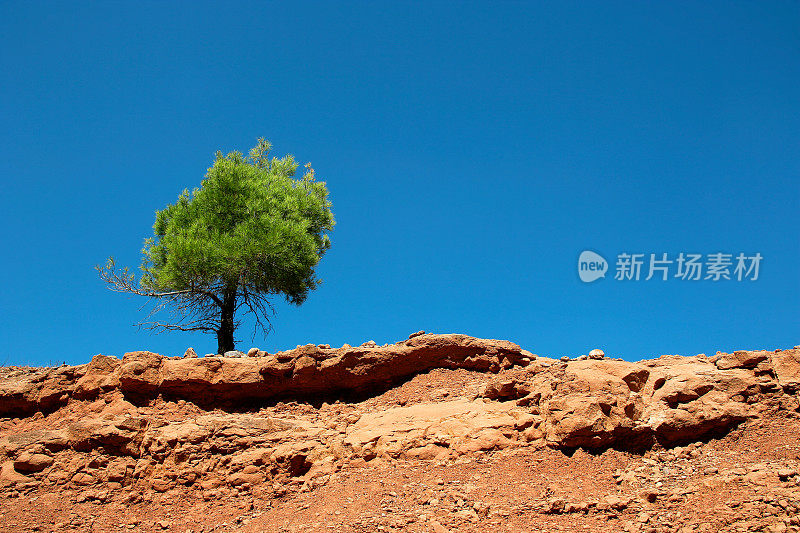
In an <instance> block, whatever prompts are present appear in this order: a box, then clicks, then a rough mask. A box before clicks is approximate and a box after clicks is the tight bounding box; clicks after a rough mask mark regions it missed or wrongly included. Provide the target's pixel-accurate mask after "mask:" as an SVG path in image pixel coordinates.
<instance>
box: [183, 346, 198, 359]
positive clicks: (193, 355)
mask: <svg viewBox="0 0 800 533" xmlns="http://www.w3.org/2000/svg"><path fill="white" fill-rule="evenodd" d="M183 357H184V359H195V358H197V352H195V351H194V348H192V347H191V346H190V347H188V348H186V351H185V352H183Z"/></svg>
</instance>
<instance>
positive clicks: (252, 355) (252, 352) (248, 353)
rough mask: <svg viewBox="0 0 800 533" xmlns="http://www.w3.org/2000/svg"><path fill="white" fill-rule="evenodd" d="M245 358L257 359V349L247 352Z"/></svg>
mask: <svg viewBox="0 0 800 533" xmlns="http://www.w3.org/2000/svg"><path fill="white" fill-rule="evenodd" d="M247 357H258V348H256V347H253V348H250V349H249V350H247Z"/></svg>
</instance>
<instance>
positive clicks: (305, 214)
mask: <svg viewBox="0 0 800 533" xmlns="http://www.w3.org/2000/svg"><path fill="white" fill-rule="evenodd" d="M270 149H271V145H270V143H269V142H268V141H266V140H264V139H259V140H258V144H257V145H256V146H255V147H254V148H253V149H251V150H250V152H249V154H248V156H244V155H243V154H242V153H240V152H231V153H229V154H227V155H225V156H223V155H222V153H221V152H217V154H216V159H215V161H214V163H213V165H212V166H211V167H210V168H209V169H208V171H207V173H206V176H205V179H204V180H203V181H202V183H201V186H200V188H198V189H195V190H194V191H192V192H191V193H189V191H188V190H184V191H183V193H182V194H181V195H180V196H179V197H178V201H177V202H176V203H174V204H171V205H168V206H167V207H166V208H165V209H163V210H161V211H157V212H156V221H155V224H154V225H153V230H154V236H153V237H152V238H149V239H146V240H145V245H144V249H143V250H142V253H143V259H142V266H141V268H142V271H143V275H142V276H141V278H140V280H139V282H138V284H137V283H136V281H135V277H134V275H133V274H131V273H130V271H129V269H128V268H124V269H121V270H120V271H116V270H115V265H114V261H113V258H112V259H109V261H108V263H107V264H106V266H105V268H101V267H98V271H99V272H100V276H101V278H102V279H103V280H104V281H106V282H107V283H108V284H109V285H110V287H111V288H112V289H113V290H116V291H120V292H129V293H134V294H138V295H142V296H148V297H150V298H153V299H155V300H157V301H159V302H160V303H159V305H158V306H157V307H156V309H154V310H153V311H151V315H152V313H154V312H156V311H158V310H159V309H161V308H163V307H164V306H165V305H169V304H171V307H172V312H173V314H174V315H176V316H177V317H178V319H179V320H178V323H170V324H164V323H159V322H150V323H144V324H148V325H149V326H150V327H153V328H162V329H175V330H182V331H196V330H205V331H215V332H216V333H217V334H218V338H219V346H220V350H223V349H225V350H227V349H233V347H232V344H233V337H232V335H233V329H234V328H235V327H236V326H237V325H238V323H234V321H233V314H234V313H235V312H236V311H237V310H238V309H239V308H241V307H242V306H244V307H245V310H246V311H248V312H252V313H254V314H255V315H256V319H257V321H258V324H259V325H261V326H262V328H263V327H264V324H263V323H262V319H266V318H267V317H266V316H265V314H266V311H267V310H268V309H270V310H271V309H272V304H271V303H270V297H271V296H274V295H282V296H283V297H284V298H285V299H286V300H287V301H288V302H290V303H293V304H296V305H299V304H301V303H303V302H304V301H305V300H306V298H307V297H308V294H309V291H311V290H313V289H315V288H316V287H317V286H318V285H319V283H320V280H319V279H318V278H317V277H316V274H315V267H316V266H317V264H318V263H319V261H320V259H321V258H322V256H323V255H324V254H325V252H326V251H327V250H328V248H330V239H329V237H328V235H327V232H329V231H331V230H332V229H333V226H334V224H335V222H334V218H333V213H332V212H331V202H330V201H329V200H328V189H327V187H326V185H325V182H319V181H316V180H315V176H314V169H313V168H311V164H310V163H308V164H307V165H306V166H305V171H304V173H303V176H302V178H300V179H295V178H294V176H295V173H296V172H297V169H298V164H297V163H296V162H295V160H294V158H293V157H292V156H291V155H287V156H285V157H283V158H280V159H279V158H276V157H272V158H270V155H269V153H270ZM266 321H267V322H269V320H268V319H267V320H266ZM264 329H265V331H266V328H264Z"/></svg>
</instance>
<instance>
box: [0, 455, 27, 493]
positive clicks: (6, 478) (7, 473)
mask: <svg viewBox="0 0 800 533" xmlns="http://www.w3.org/2000/svg"><path fill="white" fill-rule="evenodd" d="M29 481H33V478H30V477H28V476H24V475H22V474H20V473H19V472H17V471H16V470H15V469H14V463H13V462H12V461H6V462H4V463H3V464H2V466H0V487H5V486H7V485H16V484H18V483H27V482H29Z"/></svg>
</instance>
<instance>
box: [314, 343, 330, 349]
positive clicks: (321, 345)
mask: <svg viewBox="0 0 800 533" xmlns="http://www.w3.org/2000/svg"><path fill="white" fill-rule="evenodd" d="M317 348H319V349H320V350H330V349H331V345H330V344H317Z"/></svg>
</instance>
